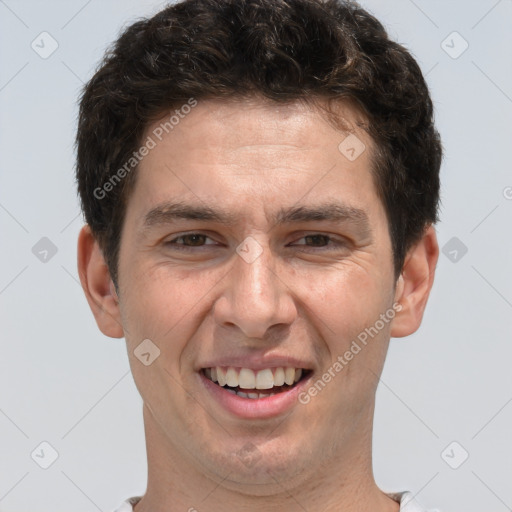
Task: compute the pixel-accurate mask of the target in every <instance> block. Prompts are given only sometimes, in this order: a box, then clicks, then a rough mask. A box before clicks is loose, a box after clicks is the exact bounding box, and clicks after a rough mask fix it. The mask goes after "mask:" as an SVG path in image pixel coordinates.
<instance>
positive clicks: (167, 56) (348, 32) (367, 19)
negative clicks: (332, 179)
mask: <svg viewBox="0 0 512 512" xmlns="http://www.w3.org/2000/svg"><path fill="white" fill-rule="evenodd" d="M251 95H259V96H260V97H261V98H263V99H265V100H268V101H271V102H272V101H273V102H280V103H283V102H288V103H289V102H295V101H315V100H316V99H326V100H328V102H330V103H333V104H336V103H337V102H338V101H340V100H341V101H347V102H351V103H353V104H355V105H356V106H357V107H358V109H359V111H360V112H361V114H362V115H363V116H364V118H365V123H364V125H365V129H366V130H367V132H368V133H369V135H370V136H371V138H372V141H373V142H374V146H375V150H374V151H373V154H372V173H373V178H374V183H375V186H376V190H377V193H378V196H379V198H380V199H381V200H382V202H383V205H384V208H385V210H386V214H387V221H388V225H389V233H390V239H391V244H392V249H393V262H394V269H395V273H396V276H398V275H399V274H400V272H401V269H402V266H403V263H404V259H405V256H406V253H407V250H408V249H409V248H410V247H412V246H413V245H414V243H415V242H417V241H418V240H419V239H420V238H421V236H422V235H423V233H424V231H425V229H426V227H428V226H429V225H430V224H433V223H435V222H437V220H438V206H439V168H440V165H441V158H442V147H441V141H440V137H439V134H438V132H437V131H436V129H435V127H434V121H433V106H432V101H431V98H430V95H429V91H428V87H427V85H426V83H425V80H424V78H423V75H422V73H421V70H420V68H419V66H418V64H417V63H416V61H415V59H414V58H413V57H412V56H411V54H410V53H409V52H408V51H407V50H406V49H405V48H404V47H403V46H401V45H400V44H398V43H396V42H393V41H391V40H390V39H389V38H388V35H387V33H386V31H385V29H384V27H383V26H382V24H381V23H380V22H379V21H378V20H377V19H376V18H375V17H373V16H372V15H370V14H369V13H368V12H366V11H365V10H363V9H362V8H361V7H360V6H359V5H357V3H355V2H352V1H343V0H183V1H180V2H178V3H176V4H172V5H169V6H168V7H166V8H165V9H164V10H162V11H161V12H159V13H158V14H156V15H155V16H153V17H152V18H149V19H142V20H139V21H137V22H135V23H133V24H132V25H130V26H128V27H127V28H126V29H125V30H124V32H123V33H122V34H121V35H120V37H119V38H118V40H117V41H116V42H115V43H114V44H113V46H112V47H111V48H110V49H109V50H108V51H107V52H106V54H105V56H104V58H103V60H102V62H101V63H100V65H99V67H98V69H97V70H96V72H95V74H94V76H93V77H92V78H91V80H90V81H89V82H88V83H87V84H86V85H85V86H84V89H83V91H82V94H81V97H80V106H79V118H78V130H77V136H76V148H77V165H76V176H77V182H78V191H79V195H80V200H81V205H82V210H83V212H84V215H85V220H86V222H87V223H88V224H89V225H90V227H91V230H92V232H93V234H94V236H95V238H96V239H97V241H98V243H99V245H100V248H101V250H102V252H103V254H104V257H105V260H106V262H107V265H108V267H109V271H110V274H111V277H112V280H113V281H114V283H115V284H116V286H117V277H118V276H117V260H118V253H119V245H120V234H121V229H122V225H123V219H124V216H125V212H126V206H127V202H128V199H129V197H130V193H131V191H132V190H133V186H134V183H135V178H136V175H137V173H136V167H135V168H134V170H133V171H132V172H130V173H126V178H124V179H123V180H122V181H121V182H120V183H119V184H118V185H117V186H115V187H114V186H113V187H109V193H108V194H105V193H102V194H101V195H100V194H98V190H100V189H101V187H102V186H103V184H105V183H106V182H108V181H109V180H111V179H112V176H113V175H114V174H115V172H116V171H117V170H118V169H120V168H121V167H122V166H123V164H125V163H126V162H127V160H129V159H130V158H132V156H133V155H134V152H135V151H136V150H137V148H139V147H140V145H141V139H142V136H143V134H144V132H145V129H146V128H147V126H148V125H149V123H150V122H152V121H154V120H157V119H159V118H161V117H162V115H164V114H165V113H166V112H167V111H169V110H171V109H172V108H174V107H176V106H180V105H183V104H186V103H187V102H190V98H194V99H195V100H201V99H208V98H228V99H229V98H237V97H248V96H251ZM333 118H335V114H333ZM101 190H103V189H101Z"/></svg>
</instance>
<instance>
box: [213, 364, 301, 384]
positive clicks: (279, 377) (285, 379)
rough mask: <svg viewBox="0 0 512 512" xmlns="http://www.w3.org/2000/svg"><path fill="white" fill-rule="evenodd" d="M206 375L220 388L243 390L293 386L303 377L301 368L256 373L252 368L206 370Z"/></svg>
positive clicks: (276, 369)
mask: <svg viewBox="0 0 512 512" xmlns="http://www.w3.org/2000/svg"><path fill="white" fill-rule="evenodd" d="M204 373H205V375H206V376H207V377H208V378H209V379H210V380H212V381H213V382H218V383H219V386H226V385H227V386H230V387H233V388H236V387H237V386H238V387H240V388H242V389H271V388H273V387H274V386H282V385H283V384H288V385H292V384H293V383H294V382H297V381H298V380H299V379H300V378H301V377H302V369H301V368H266V369H264V370H260V371H259V372H254V371H253V370H251V369H250V368H233V367H231V366H230V367H229V368H225V367H224V368H223V367H220V366H216V367H215V368H206V369H205V370H204Z"/></svg>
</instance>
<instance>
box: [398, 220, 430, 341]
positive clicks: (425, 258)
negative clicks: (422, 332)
mask: <svg viewBox="0 0 512 512" xmlns="http://www.w3.org/2000/svg"><path fill="white" fill-rule="evenodd" d="M438 257H439V245H438V243H437V236H436V232H435V230H434V227H433V226H429V227H428V228H427V229H426V230H425V233H424V234H423V237H422V238H421V240H420V241H419V242H418V243H416V244H415V245H414V247H412V248H411V249H410V250H409V251H408V253H407V256H406V258H405V262H404V266H403V268H402V273H401V275H400V277H399V278H398V281H397V285H396V291H395V302H398V303H400V305H401V306H402V309H401V310H400V311H398V310H397V313H396V315H395V318H394V319H393V323H392V324H391V336H392V337H394V338H400V337H403V336H409V335H410V334H412V333H413V332H415V331H416V330H417V329H418V328H419V326H420V324H421V320H422V318H423V313H424V311H425V307H426V305H427V299H428V296H429V294H430V290H431V289H432V284H433V283H434V274H435V270H436V265H437V260H438Z"/></svg>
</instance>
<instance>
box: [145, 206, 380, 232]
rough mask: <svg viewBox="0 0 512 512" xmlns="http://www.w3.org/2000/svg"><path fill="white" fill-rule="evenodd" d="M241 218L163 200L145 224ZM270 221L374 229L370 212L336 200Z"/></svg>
mask: <svg viewBox="0 0 512 512" xmlns="http://www.w3.org/2000/svg"><path fill="white" fill-rule="evenodd" d="M240 217H241V216H240V214H235V213H231V212H228V211H225V210H223V209H222V208H219V207H216V208H212V207H209V206H206V205H194V204H188V203H182V202H175V203H164V204H161V205H158V206H156V207H155V208H153V209H151V210H150V211H149V212H148V213H147V214H146V215H145V217H144V222H143V227H144V228H151V227H153V226H157V225H165V224H169V223H172V222H175V221H176V220H179V219H184V220H201V221H210V222H216V223H219V224H223V225H225V226H233V225H234V224H235V223H236V222H237V221H238V220H240ZM270 220H271V221H272V223H273V225H276V224H277V225H279V224H293V223H300V222H319V221H330V222H349V223H351V224H353V225H354V226H355V227H356V228H357V229H358V230H359V231H360V232H361V233H362V234H363V235H366V236H368V235H371V232H372V230H371V228H370V221H369V218H368V215H367V213H366V212H365V211H364V210H362V209H360V208H355V207H353V206H349V205H345V204H342V203H337V202H330V203H322V204H320V205H314V206H304V205H302V206H292V207H286V208H281V209H280V210H279V211H278V212H277V213H276V214H275V215H273V216H272V218H271V219H270Z"/></svg>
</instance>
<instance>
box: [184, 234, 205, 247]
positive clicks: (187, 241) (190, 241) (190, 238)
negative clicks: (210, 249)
mask: <svg viewBox="0 0 512 512" xmlns="http://www.w3.org/2000/svg"><path fill="white" fill-rule="evenodd" d="M206 238H207V236H205V235H198V234H193V235H183V236H180V238H179V239H182V240H183V241H184V244H183V245H189V246H192V247H197V246H200V245H204V243H205V241H206ZM179 239H178V240H179Z"/></svg>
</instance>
